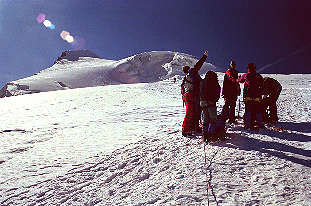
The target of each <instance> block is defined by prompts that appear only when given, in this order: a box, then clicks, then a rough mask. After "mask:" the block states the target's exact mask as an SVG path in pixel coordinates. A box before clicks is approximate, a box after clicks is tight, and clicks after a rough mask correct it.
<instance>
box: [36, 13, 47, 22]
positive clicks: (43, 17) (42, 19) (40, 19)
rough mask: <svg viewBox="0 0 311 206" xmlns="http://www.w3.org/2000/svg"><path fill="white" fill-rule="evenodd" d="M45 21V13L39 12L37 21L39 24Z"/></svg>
mask: <svg viewBox="0 0 311 206" xmlns="http://www.w3.org/2000/svg"><path fill="white" fill-rule="evenodd" d="M44 21H45V14H43V13H40V14H39V15H38V16H37V22H38V24H41V23H42V22H44Z"/></svg>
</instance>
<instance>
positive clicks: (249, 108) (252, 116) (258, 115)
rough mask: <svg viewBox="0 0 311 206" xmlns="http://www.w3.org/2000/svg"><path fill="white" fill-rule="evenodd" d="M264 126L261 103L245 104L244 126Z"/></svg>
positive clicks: (249, 102)
mask: <svg viewBox="0 0 311 206" xmlns="http://www.w3.org/2000/svg"><path fill="white" fill-rule="evenodd" d="M256 124H257V125H258V126H259V127H262V126H263V116H262V107H261V103H260V102H258V101H253V100H249V101H246V102H245V114H244V126H246V127H248V128H252V127H254V126H255V125H256Z"/></svg>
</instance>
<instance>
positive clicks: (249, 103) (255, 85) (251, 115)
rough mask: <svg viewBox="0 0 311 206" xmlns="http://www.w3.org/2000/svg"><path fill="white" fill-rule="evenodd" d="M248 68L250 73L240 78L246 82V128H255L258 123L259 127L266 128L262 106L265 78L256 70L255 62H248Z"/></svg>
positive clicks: (244, 92) (244, 96)
mask: <svg viewBox="0 0 311 206" xmlns="http://www.w3.org/2000/svg"><path fill="white" fill-rule="evenodd" d="M247 68H248V73H246V74H244V75H242V77H240V78H239V82H240V83H244V89H243V99H244V103H245V114H244V128H245V129H254V127H255V126H256V123H257V126H258V127H259V128H264V125H263V116H262V106H261V96H262V89H263V78H262V76H261V75H260V74H259V73H257V72H256V66H255V64H254V63H250V64H248V67H247Z"/></svg>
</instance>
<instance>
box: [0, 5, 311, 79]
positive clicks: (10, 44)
mask: <svg viewBox="0 0 311 206" xmlns="http://www.w3.org/2000/svg"><path fill="white" fill-rule="evenodd" d="M310 11H311V2H310V1H309V0H299V1H294V0H260V1H250V0H217V1H215V0H53V1H51V0H0V85H3V84H4V83H5V82H7V81H11V80H15V79H19V78H22V77H26V76H30V75H32V74H34V73H36V72H38V71H40V70H42V69H45V68H47V67H49V66H51V65H52V64H53V62H54V61H55V60H56V58H57V57H58V56H60V54H61V53H62V51H65V50H70V49H74V48H73V46H72V45H71V44H69V43H67V42H66V41H64V40H63V39H61V38H60V36H59V34H60V32H61V31H62V30H66V31H69V32H70V33H71V35H72V36H74V37H75V38H76V39H78V40H79V42H80V43H79V48H82V49H89V50H91V51H93V52H94V53H96V54H97V55H98V56H100V57H102V58H106V59H121V58H124V57H128V56H131V55H134V54H138V53H141V52H145V51H158V50H167V51H178V52H184V53H188V54H191V55H194V56H197V57H200V56H201V54H202V52H203V51H204V50H205V49H207V50H209V58H208V60H207V61H208V62H211V63H213V64H215V65H217V66H218V67H223V68H225V67H226V66H227V64H228V62H229V61H230V59H231V58H233V59H235V60H236V62H237V66H238V69H239V70H240V71H242V72H244V71H245V68H246V65H247V63H249V62H254V63H255V64H256V65H257V68H265V70H264V71H263V73H311V66H310V64H309V62H310V57H311V26H310V25H311V12H310ZM39 13H44V14H46V19H48V20H50V21H52V23H53V24H54V25H55V26H56V28H55V29H54V30H51V29H49V28H46V27H44V26H43V24H38V23H37V21H36V17H37V16H38V14H39ZM75 48H77V46H76V47H75Z"/></svg>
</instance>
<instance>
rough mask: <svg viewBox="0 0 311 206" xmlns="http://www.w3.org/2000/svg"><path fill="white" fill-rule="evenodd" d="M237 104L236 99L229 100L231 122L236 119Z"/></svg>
mask: <svg viewBox="0 0 311 206" xmlns="http://www.w3.org/2000/svg"><path fill="white" fill-rule="evenodd" d="M235 106H236V99H232V100H230V101H229V122H234V121H235Z"/></svg>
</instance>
